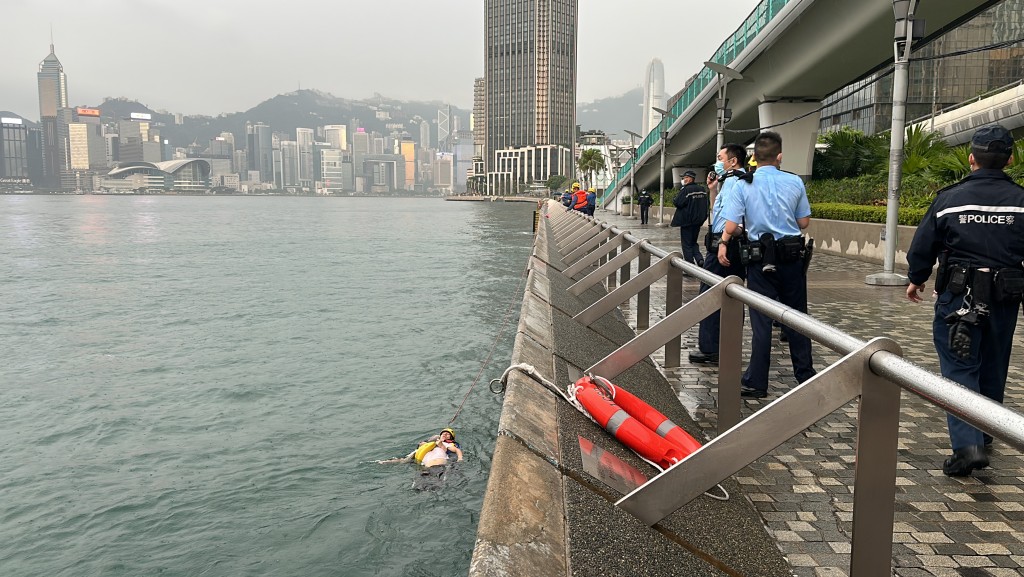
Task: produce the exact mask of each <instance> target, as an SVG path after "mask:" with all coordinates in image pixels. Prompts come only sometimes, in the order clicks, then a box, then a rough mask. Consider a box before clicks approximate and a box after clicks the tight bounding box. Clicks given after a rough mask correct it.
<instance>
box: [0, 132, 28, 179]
mask: <svg viewBox="0 0 1024 577" xmlns="http://www.w3.org/2000/svg"><path fill="white" fill-rule="evenodd" d="M30 182H31V181H30V180H29V146H28V126H26V125H25V123H24V121H22V120H21V119H20V118H0V188H2V187H4V186H5V185H20V186H19V188H20V187H24V186H28V184H29V183H30Z"/></svg>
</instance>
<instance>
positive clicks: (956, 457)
mask: <svg viewBox="0 0 1024 577" xmlns="http://www.w3.org/2000/svg"><path fill="white" fill-rule="evenodd" d="M985 467H988V455H986V454H985V449H984V447H978V446H976V445H971V446H969V447H964V448H962V449H957V450H955V451H953V455H952V456H950V457H949V458H947V459H946V460H945V461H944V462H943V463H942V472H943V473H945V474H947V475H949V476H950V477H966V476H968V475H970V474H971V471H973V470H975V469H984V468H985Z"/></svg>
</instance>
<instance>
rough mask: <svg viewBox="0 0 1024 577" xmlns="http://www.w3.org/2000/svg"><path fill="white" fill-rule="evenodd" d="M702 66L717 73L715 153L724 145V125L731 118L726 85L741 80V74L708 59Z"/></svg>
mask: <svg viewBox="0 0 1024 577" xmlns="http://www.w3.org/2000/svg"><path fill="white" fill-rule="evenodd" d="M704 66H707V67H708V70H711V71H712V72H714V73H715V74H717V75H718V98H717V99H716V100H715V107H716V108H717V109H718V114H717V123H716V124H717V126H716V129H717V130H716V134H717V139H716V143H717V144H716V146H715V153H716V154H717V153H718V151H719V150H722V147H723V146H725V125H726V124H727V123H728V122H729V121H730V120H732V109H731V108H729V100H728V99H727V98H726V97H725V91H726V86H727V85H728V84H729V81H730V80H743V75H742V74H740V73H739V72H737V71H735V70H733V69H732V68H729V67H728V66H726V65H724V64H719V63H717V62H711V61H710V60H709V61H707V62H705V63H704Z"/></svg>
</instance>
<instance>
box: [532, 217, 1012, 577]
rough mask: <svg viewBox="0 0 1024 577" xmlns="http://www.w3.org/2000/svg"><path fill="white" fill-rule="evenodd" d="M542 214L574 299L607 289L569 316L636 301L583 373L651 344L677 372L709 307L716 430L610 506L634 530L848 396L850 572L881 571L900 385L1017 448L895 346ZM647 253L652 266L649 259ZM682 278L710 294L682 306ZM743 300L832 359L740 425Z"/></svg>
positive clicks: (979, 404) (1002, 413)
mask: <svg viewBox="0 0 1024 577" xmlns="http://www.w3.org/2000/svg"><path fill="white" fill-rule="evenodd" d="M554 207H558V208H561V206H560V205H558V204H557V203H553V202H550V203H548V205H547V208H546V210H549V211H550V212H549V216H550V218H548V219H544V220H545V221H546V222H548V223H549V226H550V229H549V230H550V234H551V235H552V237H553V238H554V240H555V243H556V244H555V246H556V248H557V250H558V251H559V253H560V254H561V255H563V261H564V262H565V263H566V264H567V265H568V268H567V269H565V270H564V271H563V273H564V274H566V275H567V276H569V277H570V278H573V279H574V278H575V277H576V276H577V275H579V274H582V273H584V272H586V273H587V274H586V275H585V276H583V277H582V278H581V279H579V280H578V281H577V282H576V283H575V284H573V285H572V286H571V287H570V288H569V291H570V292H571V293H572V294H575V295H579V294H581V293H582V292H583V291H585V290H587V289H588V288H590V287H593V286H595V285H597V284H598V283H602V282H607V283H608V284H607V286H608V291H609V292H608V293H607V294H606V295H605V296H604V297H602V298H600V299H599V300H597V301H596V302H594V303H593V304H592V305H590V306H589V307H587V308H586V309H584V310H583V311H582V312H580V313H579V314H577V315H576V316H575V317H574V319H575V320H577V321H579V322H580V323H582V324H584V325H589V324H591V323H593V322H594V321H596V320H597V319H599V318H601V317H602V316H604V315H605V314H607V313H609V312H611V311H612V310H613V309H615V308H616V307H618V306H619V305H621V304H624V303H626V302H628V301H629V300H630V299H632V298H633V297H634V296H636V297H637V305H636V311H637V313H636V317H637V318H636V320H637V329H638V330H642V331H643V332H641V333H640V334H639V335H638V336H636V337H635V338H634V339H632V340H631V341H629V342H628V343H626V344H624V345H622V346H621V347H619V348H618V349H617V350H615V351H614V352H612V353H611V354H609V355H608V356H607V357H605V358H604V359H601V360H600V361H598V362H597V363H595V364H594V365H593V366H591V367H588V368H587V369H586V370H585V372H586V373H593V374H596V375H600V376H602V377H605V378H607V379H614V378H615V377H616V376H617V375H619V374H620V373H622V372H623V371H625V370H626V369H628V368H629V367H631V366H633V365H634V364H636V363H638V362H640V361H641V360H643V359H644V358H645V357H647V356H648V355H650V354H651V353H653V352H655V351H657V350H658V349H659V348H661V347H662V346H664V347H665V363H664V366H665V367H666V368H672V367H678V366H679V362H680V358H679V357H680V337H681V335H682V334H683V333H684V332H685V331H687V330H689V329H690V328H691V327H693V326H694V325H696V324H697V323H699V322H700V321H701V320H702V319H703V318H705V317H706V316H708V315H710V314H711V313H713V312H715V311H716V310H718V311H721V334H720V337H719V340H720V351H719V379H718V407H719V413H718V431H719V435H718V436H717V437H715V438H714V439H713V440H711V441H710V442H708V443H707V444H705V445H704V446H702V447H701V448H700V449H698V450H697V451H695V452H693V453H692V454H690V456H689V457H687V458H686V459H685V460H683V461H682V462H680V463H678V464H677V465H675V466H673V467H671V468H670V469H667V470H666V471H665V472H663V473H661V474H659V475H658V476H656V477H654V478H653V479H651V480H650V481H648V482H647V483H645V484H644V485H642V486H641V487H639V488H637V489H636V490H635V491H633V492H632V493H630V494H628V495H626V496H625V497H623V498H622V499H620V500H619V501H618V502H617V503H616V504H617V505H618V506H619V507H621V508H623V509H624V510H626V511H628V512H629V513H631V514H633V515H634V516H636V517H637V518H639V519H640V520H641V521H643V522H644V523H647V524H648V525H654V524H656V523H658V522H659V521H661V520H662V519H664V518H665V517H667V516H668V515H670V514H672V513H673V512H675V511H676V510H678V509H679V508H681V507H683V506H684V505H686V504H687V503H689V502H690V501H691V500H693V499H694V498H696V497H697V496H699V495H701V494H702V493H703V492H704V491H707V490H709V489H711V488H712V487H714V486H715V484H717V483H720V482H721V481H723V480H725V479H726V478H728V477H729V476H731V475H733V474H735V473H736V472H738V471H740V470H741V469H743V468H744V467H746V466H747V465H749V464H751V463H753V462H754V461H756V460H757V459H759V458H760V457H762V456H764V455H766V454H768V453H769V452H771V451H772V450H773V449H775V448H777V447H778V446H780V445H782V444H783V443H785V442H786V441H788V440H790V439H791V438H792V437H794V436H796V435H797V434H799V433H800V432H801V431H803V430H804V429H806V428H808V427H810V426H811V425H813V424H814V423H815V422H817V421H818V420H820V419H821V418H823V417H825V416H826V415H828V414H830V413H832V412H833V411H835V410H837V409H839V408H840V407H842V406H843V405H845V404H846V403H848V402H850V401H852V400H854V399H856V398H858V397H859V398H860V407H859V412H858V417H857V442H856V447H855V454H856V461H855V471H854V501H853V532H852V537H851V556H850V576H851V577H875V576H877V575H889V574H890V572H891V565H892V557H891V554H881V552H883V551H891V550H892V536H893V520H894V514H895V500H896V466H897V450H896V449H897V443H898V440H899V417H900V392H901V390H906V391H908V392H911V393H913V394H915V395H917V396H919V397H921V398H922V399H924V400H926V401H928V402H930V403H931V404H933V405H935V406H937V407H939V408H941V409H943V410H945V411H947V412H949V413H952V414H954V415H956V416H957V417H959V418H961V419H963V420H964V421H966V422H968V423H970V424H971V425H974V426H975V427H977V428H979V429H981V430H983V431H985V432H987V433H989V434H991V435H992V436H994V437H998V438H999V439H1002V440H1003V441H1005V442H1007V443H1008V444H1010V445H1012V446H1014V447H1016V448H1018V449H1021V450H1024V415H1021V414H1020V413H1017V412H1015V411H1013V410H1010V409H1008V408H1006V407H1004V406H1003V405H1001V404H999V403H996V402H995V401H992V400H991V399H988V398H986V397H983V396H981V395H979V394H977V393H974V392H972V391H970V390H968V389H967V388H965V387H963V386H961V385H959V384H957V383H955V382H953V381H950V380H948V379H946V378H944V377H942V376H940V375H936V374H935V373H932V372H930V371H928V370H925V369H923V368H921V367H919V366H917V365H915V364H914V363H911V362H910V361H908V360H906V359H904V358H903V357H902V356H900V355H901V354H902V352H901V348H900V346H899V344H897V343H896V342H895V341H892V340H890V339H887V338H875V339H872V340H870V341H868V342H864V341H862V340H860V339H857V338H855V337H853V336H850V335H848V334H846V333H843V332H842V331H840V330H838V329H836V328H834V327H832V326H829V325H827V324H825V323H822V322H820V321H818V320H816V319H815V318H813V317H811V316H810V315H807V314H804V313H801V312H799V311H796V310H793V309H791V308H789V307H787V306H785V305H783V304H781V303H779V302H777V301H775V300H772V299H769V298H767V297H765V296H762V295H760V294H758V293H756V292H754V291H752V290H749V289H747V288H746V287H744V286H743V283H742V281H741V280H740V279H739V278H738V277H735V276H732V277H728V278H721V277H719V276H717V275H715V274H712V273H710V272H708V271H706V270H704V269H703V268H700V267H697V266H696V265H693V264H691V263H688V262H685V261H683V259H682V258H680V256H679V253H678V252H672V253H669V252H667V251H665V250H663V249H660V248H658V247H656V246H653V245H651V244H650V243H648V242H647V241H646V240H644V239H641V238H638V237H635V236H633V235H631V234H629V233H628V232H626V231H622V230H619V229H617V228H615V227H614V226H612V225H609V224H607V223H599V222H597V221H596V220H594V219H592V218H590V217H585V216H582V215H580V214H579V213H577V212H565V211H561V210H551V209H553V208H554ZM551 215H555V216H551ZM651 257H657V258H658V259H659V260H658V261H657V262H655V263H653V264H652V263H651ZM633 260H636V261H638V266H637V269H638V272H637V274H636V275H635V276H632V277H631V275H630V273H631V267H632V261H633ZM616 272H618V273H619V278H618V281H619V284H618V285H617V286H616V282H615V281H616ZM683 274H686V275H689V276H691V277H694V278H696V279H698V280H700V281H701V282H703V283H705V284H708V285H709V286H710V287H711V289H710V290H708V291H706V292H704V293H703V294H700V295H699V296H697V297H696V298H694V299H693V300H691V301H690V302H688V303H686V304H685V305H683V304H682V282H681V281H682V275H683ZM666 277H667V281H666V310H665V314H666V316H665V317H664V318H662V319H661V320H659V321H658V322H656V323H654V324H653V325H651V324H650V287H651V285H652V284H654V283H655V282H659V281H660V279H661V278H666ZM743 305H746V306H748V307H750V308H752V309H755V310H757V311H759V312H761V313H763V314H765V315H767V316H769V317H771V318H772V319H775V320H777V321H779V322H781V323H783V324H785V325H786V326H788V327H790V328H791V329H793V330H795V331H798V332H800V333H801V334H803V335H806V336H807V337H809V338H811V339H812V340H813V341H815V342H817V343H819V344H822V345H824V346H826V347H828V348H830V349H832V350H834V351H836V352H838V353H840V354H842V355H844V356H843V357H842V358H841V359H839V361H837V362H836V363H834V364H832V365H830V366H829V367H827V368H826V369H824V370H823V371H821V372H820V373H818V374H817V375H816V376H814V377H813V378H811V379H809V380H807V381H805V382H803V383H801V384H800V385H797V386H796V387H794V388H793V389H791V390H790V391H789V392H787V393H786V394H784V395H782V396H781V397H779V398H778V399H776V400H775V401H773V402H772V403H770V404H768V405H767V406H765V407H764V408H763V409H761V410H760V411H758V412H756V413H754V414H753V415H751V416H750V417H747V418H746V419H744V420H742V421H741V420H740V406H741V397H740V376H741V375H740V365H741V360H742V359H741V352H742V350H741V347H742V331H743ZM893 385H895V386H893Z"/></svg>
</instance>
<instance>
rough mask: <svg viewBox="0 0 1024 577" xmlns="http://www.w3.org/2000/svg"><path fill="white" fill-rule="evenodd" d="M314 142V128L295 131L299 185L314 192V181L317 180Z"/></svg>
mask: <svg viewBox="0 0 1024 577" xmlns="http://www.w3.org/2000/svg"><path fill="white" fill-rule="evenodd" d="M313 142H314V138H313V129H312V128H296V129H295V143H296V145H297V146H298V151H299V182H298V185H299V186H301V187H303V188H308V189H310V190H313V181H314V180H315V176H314V174H313V173H314V168H313Z"/></svg>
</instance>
